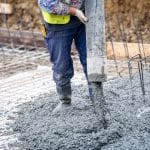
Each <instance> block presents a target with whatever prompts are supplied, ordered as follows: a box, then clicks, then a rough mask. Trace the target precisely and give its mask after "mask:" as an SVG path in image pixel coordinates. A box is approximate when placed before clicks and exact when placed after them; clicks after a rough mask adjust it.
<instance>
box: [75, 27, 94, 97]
mask: <svg viewBox="0 0 150 150" xmlns="http://www.w3.org/2000/svg"><path fill="white" fill-rule="evenodd" d="M74 40H75V45H76V47H77V50H78V53H79V57H80V62H81V64H82V66H83V71H84V73H85V76H86V79H87V83H88V93H89V94H88V95H89V96H91V93H92V90H91V83H90V82H89V81H88V74H87V48H86V32H85V25H84V24H81V26H80V27H79V28H78V30H77V32H76V35H75V37H74Z"/></svg>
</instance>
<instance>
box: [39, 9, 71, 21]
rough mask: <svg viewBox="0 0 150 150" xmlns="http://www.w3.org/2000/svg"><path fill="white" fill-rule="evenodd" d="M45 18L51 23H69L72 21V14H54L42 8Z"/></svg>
mask: <svg viewBox="0 0 150 150" xmlns="http://www.w3.org/2000/svg"><path fill="white" fill-rule="evenodd" d="M41 12H42V15H43V18H44V20H45V21H46V22H47V23H50V24H67V23H68V22H69V21H70V15H54V14H49V13H48V12H46V11H44V10H41Z"/></svg>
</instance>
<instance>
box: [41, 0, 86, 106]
mask: <svg viewBox="0 0 150 150" xmlns="http://www.w3.org/2000/svg"><path fill="white" fill-rule="evenodd" d="M38 5H39V7H40V9H41V12H42V15H43V20H44V25H45V30H46V33H45V34H44V36H45V41H46V46H47V48H48V51H49V53H50V61H51V62H52V64H53V67H52V69H53V79H54V81H55V83H56V89H57V93H58V96H59V99H60V101H61V104H63V105H69V104H71V78H72V77H73V75H74V69H73V61H72V58H71V45H72V41H73V40H74V41H75V45H76V48H77V51H78V53H79V57H80V61H81V64H82V66H83V71H84V73H85V75H87V62H86V58H87V54H86V35H85V23H86V22H87V21H88V19H87V17H85V15H84V0H38Z"/></svg>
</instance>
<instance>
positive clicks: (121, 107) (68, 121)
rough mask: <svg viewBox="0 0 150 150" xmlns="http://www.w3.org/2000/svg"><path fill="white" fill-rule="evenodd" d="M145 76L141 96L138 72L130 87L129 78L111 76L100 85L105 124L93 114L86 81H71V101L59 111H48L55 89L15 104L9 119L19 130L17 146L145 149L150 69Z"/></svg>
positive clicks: (30, 149) (149, 141)
mask: <svg viewBox="0 0 150 150" xmlns="http://www.w3.org/2000/svg"><path fill="white" fill-rule="evenodd" d="M145 76H146V78H145V79H146V81H147V84H146V89H147V91H146V95H145V98H144V97H143V96H142V93H141V89H140V87H139V84H138V82H137V81H138V76H137V78H136V77H135V78H134V79H135V80H133V83H134V88H133V89H132V90H131V87H130V81H129V80H128V78H124V79H123V78H113V79H111V80H109V81H108V82H107V83H105V84H104V95H105V101H106V107H107V108H108V110H109V112H108V113H107V115H106V120H107V123H108V126H107V129H104V128H103V127H102V126H101V125H100V123H99V121H98V119H97V116H96V114H95V113H94V109H93V106H92V102H91V101H90V99H89V97H88V96H87V94H86V93H87V86H86V83H85V82H84V83H82V82H80V84H78V85H76V84H74V81H73V98H72V105H71V106H70V107H67V108H65V109H64V110H62V111H61V112H57V113H55V114H53V113H52V111H53V109H54V108H55V107H56V106H57V104H58V100H57V95H56V93H55V92H54V91H52V92H51V93H50V94H42V95H41V96H39V97H36V98H35V97H34V98H33V99H34V100H33V101H29V102H26V103H24V104H22V105H20V106H18V107H19V108H18V109H19V111H18V113H19V115H18V118H17V119H16V120H15V122H14V123H13V124H11V127H13V131H12V132H13V133H15V134H17V135H19V136H18V138H19V140H18V149H26V150H40V149H42V150H51V149H52V150H54V149H60V150H112V149H114V150H149V149H150V111H149V110H150V92H149V91H148V89H149V86H150V83H148V81H150V76H149V73H148V72H147V73H145ZM80 80H81V81H82V80H83V79H80ZM78 81H79V78H78ZM11 146H12V147H13V144H12V145H11Z"/></svg>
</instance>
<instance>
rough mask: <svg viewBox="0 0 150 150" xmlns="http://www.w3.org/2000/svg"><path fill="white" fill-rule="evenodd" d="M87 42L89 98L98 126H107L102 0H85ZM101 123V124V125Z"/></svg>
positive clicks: (105, 60)
mask: <svg viewBox="0 0 150 150" xmlns="http://www.w3.org/2000/svg"><path fill="white" fill-rule="evenodd" d="M85 11H86V16H87V17H88V18H89V21H88V23H87V24H86V38H87V39H86V42H87V71H88V80H89V89H90V94H91V100H92V102H93V105H94V109H95V113H96V114H97V116H98V120H99V121H100V128H101V127H102V126H103V127H104V128H107V123H106V120H105V114H106V108H105V99H104V95H103V82H104V81H106V78H107V71H106V70H107V69H106V64H107V63H106V62H107V59H106V58H107V57H106V48H105V15H104V0H85ZM101 125H102V126H101Z"/></svg>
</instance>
